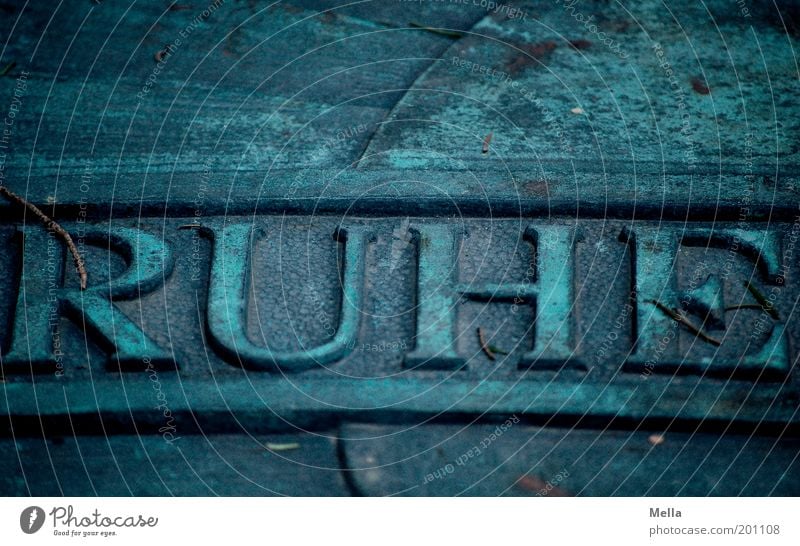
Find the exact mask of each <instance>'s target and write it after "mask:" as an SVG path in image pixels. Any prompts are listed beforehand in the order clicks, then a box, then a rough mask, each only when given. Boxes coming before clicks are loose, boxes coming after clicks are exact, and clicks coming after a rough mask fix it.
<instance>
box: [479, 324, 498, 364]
mask: <svg viewBox="0 0 800 546" xmlns="http://www.w3.org/2000/svg"><path fill="white" fill-rule="evenodd" d="M478 342H479V343H480V344H481V350H482V351H483V352H484V353H486V356H488V357H489V360H495V359H496V358H497V357H496V356H495V354H494V352H492V349H491V348H490V347H489V345H488V344H487V343H486V338H484V337H483V328H481V327H480V326H478Z"/></svg>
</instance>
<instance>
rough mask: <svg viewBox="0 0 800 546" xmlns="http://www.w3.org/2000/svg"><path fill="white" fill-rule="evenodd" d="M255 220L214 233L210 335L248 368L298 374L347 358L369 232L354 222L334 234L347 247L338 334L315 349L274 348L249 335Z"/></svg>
mask: <svg viewBox="0 0 800 546" xmlns="http://www.w3.org/2000/svg"><path fill="white" fill-rule="evenodd" d="M254 231H255V230H254V229H253V226H252V224H249V223H247V224H233V225H227V226H225V227H224V228H222V229H221V230H220V231H219V232H216V233H214V236H213V238H214V252H213V259H212V264H211V279H210V283H209V289H208V311H207V323H208V332H209V337H210V339H211V341H212V343H214V345H215V346H216V347H217V348H218V350H220V351H221V352H222V353H223V354H224V355H225V356H227V357H230V358H235V359H237V360H238V362H239V363H240V364H241V365H242V366H244V367H247V368H251V369H256V370H266V371H272V372H277V371H283V372H299V371H303V370H307V369H310V368H313V367H314V366H318V365H324V364H329V363H331V362H335V361H337V360H340V359H342V358H344V357H345V356H346V355H347V354H348V353H349V352H350V351H351V350H352V348H353V347H354V346H355V341H356V336H357V334H358V325H359V315H360V313H361V308H362V302H363V297H364V252H365V248H366V244H367V241H368V239H369V234H368V233H367V230H366V228H364V227H361V226H354V227H351V228H348V229H347V230H345V229H339V230H337V232H336V233H334V238H335V239H336V240H338V241H339V242H340V243H343V244H344V245H345V251H344V272H343V283H342V285H343V286H342V289H343V292H342V305H341V309H342V310H341V318H340V322H339V327H338V329H337V331H336V334H335V335H334V336H333V338H332V339H331V340H330V341H328V342H326V343H324V344H322V345H320V346H318V347H315V348H313V349H307V350H297V351H285V352H278V351H273V350H272V349H270V348H268V347H260V346H258V345H255V344H253V343H252V342H251V341H250V340H249V339H248V337H247V333H246V332H247V329H246V322H247V318H246V317H247V301H248V291H249V289H250V284H249V279H250V254H251V252H252V246H253V245H252V242H253V234H254Z"/></svg>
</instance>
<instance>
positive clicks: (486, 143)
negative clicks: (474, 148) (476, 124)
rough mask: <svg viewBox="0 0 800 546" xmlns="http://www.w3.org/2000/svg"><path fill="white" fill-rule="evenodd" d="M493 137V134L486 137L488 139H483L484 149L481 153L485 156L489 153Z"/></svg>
mask: <svg viewBox="0 0 800 546" xmlns="http://www.w3.org/2000/svg"><path fill="white" fill-rule="evenodd" d="M492 136H493V133H489V134H488V135H486V138H484V139H483V149H482V150H481V151H482V152H483V153H485V154H488V153H489V144H491V143H492Z"/></svg>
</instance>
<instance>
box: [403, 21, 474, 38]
mask: <svg viewBox="0 0 800 546" xmlns="http://www.w3.org/2000/svg"><path fill="white" fill-rule="evenodd" d="M408 26H410V27H414V28H419V29H422V30H427V31H428V32H432V33H434V34H440V35H441V36H447V37H448V38H461V37H462V36H464V33H463V32H459V31H457V30H447V29H446V28H433V27H429V26H426V25H421V24H420V23H415V22H414V21H411V22H410V23H408Z"/></svg>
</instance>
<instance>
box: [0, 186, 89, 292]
mask: <svg viewBox="0 0 800 546" xmlns="http://www.w3.org/2000/svg"><path fill="white" fill-rule="evenodd" d="M0 194H2V195H5V196H6V197H7V198H8V199H10V200H11V201H13V202H15V203H17V204H18V205H21V206H23V207H25V208H26V209H28V210H29V211H31V212H32V213H33V214H34V216H36V217H37V218H38V219H39V220H41V222H42V223H43V224H44V225H45V226H47V229H52V230H53V231H54V232H55V233H56V234H57V235H58V236H59V237H61V239H62V240H63V241H64V243H66V245H67V248H68V249H69V251H70V252H71V253H72V259H73V261H74V262H75V269H77V270H78V275H79V276H80V278H81V290H85V289H86V279H87V277H88V275H87V273H86V266H85V264H84V261H83V258H82V257H81V253H80V252H79V251H78V247H77V246H75V242H74V241H73V240H72V237H70V234H69V233H68V232H67V230H65V229H64V228H62V227H61V226H60V225H58V223H57V222H56V221H55V220H53V219H51V218H50V217H49V216H47V215H46V214H45V213H43V212H42V211H41V210H40V209H39V207H37V206H36V205H34V204H33V203H31V202H29V201H28V200H27V199H25V198H24V197H21V196H19V195H17V194H16V193H14V192H13V191H11V190H9V189H8V188H6V187H5V186H0Z"/></svg>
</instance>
